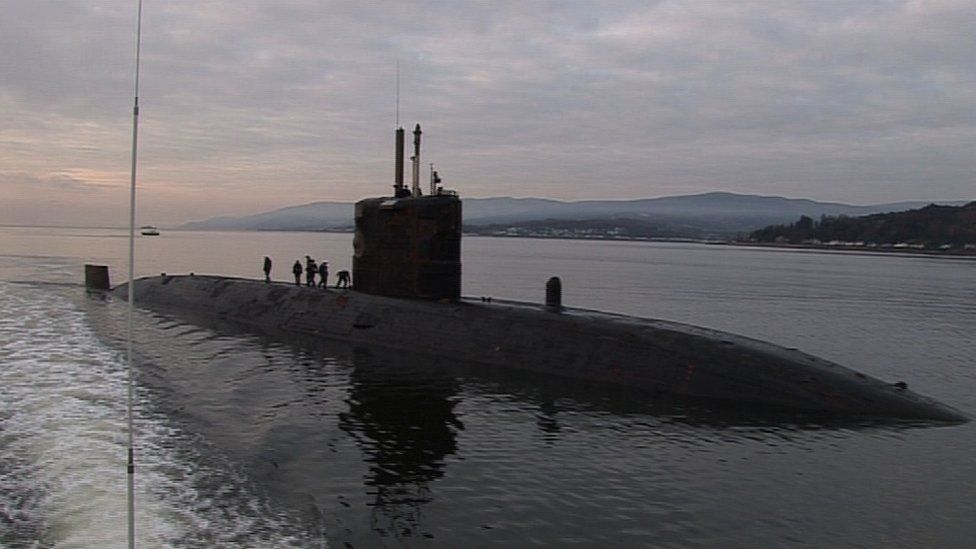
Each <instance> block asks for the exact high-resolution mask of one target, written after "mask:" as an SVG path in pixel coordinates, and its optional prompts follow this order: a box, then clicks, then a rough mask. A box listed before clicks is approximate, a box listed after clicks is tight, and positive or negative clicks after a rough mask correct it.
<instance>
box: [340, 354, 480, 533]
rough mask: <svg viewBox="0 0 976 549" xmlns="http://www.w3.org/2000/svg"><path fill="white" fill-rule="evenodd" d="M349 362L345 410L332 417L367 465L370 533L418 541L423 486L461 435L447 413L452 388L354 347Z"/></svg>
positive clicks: (427, 494)
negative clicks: (355, 443)
mask: <svg viewBox="0 0 976 549" xmlns="http://www.w3.org/2000/svg"><path fill="white" fill-rule="evenodd" d="M353 361H354V363H355V364H356V367H355V368H354V369H353V371H352V372H351V375H350V377H349V384H350V388H349V397H348V404H349V410H348V411H347V412H343V413H340V414H339V427H340V428H341V429H342V430H344V431H346V432H347V433H349V434H350V435H351V436H352V437H354V438H355V439H356V440H357V441H358V443H359V444H358V445H359V447H360V448H361V449H362V452H363V454H364V461H365V462H366V463H368V464H369V471H368V473H367V474H366V476H365V479H364V483H365V485H366V487H367V490H368V492H369V497H370V498H371V500H372V501H371V502H370V503H369V505H370V507H371V518H370V523H371V527H372V529H373V530H374V531H375V532H377V533H379V534H380V535H383V536H392V537H394V538H402V537H413V536H418V535H423V534H424V532H422V529H423V520H422V517H423V513H422V509H423V506H424V505H425V504H427V503H430V502H431V501H432V500H433V495H432V493H431V490H430V484H431V483H432V482H434V481H435V480H437V479H439V478H441V477H442V476H444V466H445V464H444V458H445V457H447V456H449V455H452V454H454V453H455V452H456V451H457V449H458V448H457V440H456V435H455V433H456V431H458V430H460V429H463V425H462V424H461V421H460V420H459V419H458V417H457V416H456V415H455V413H454V407H455V405H456V402H457V397H458V394H459V392H460V391H459V384H458V382H457V380H456V379H455V378H454V377H453V376H449V375H438V374H437V373H436V372H435V371H430V370H428V371H419V370H417V369H415V368H408V369H403V368H400V367H398V365H397V364H396V363H395V362H394V363H391V362H388V361H385V360H382V359H380V358H379V357H377V356H375V355H371V354H370V353H369V352H368V351H365V350H361V349H359V350H355V351H354V352H353ZM364 364H365V366H364Z"/></svg>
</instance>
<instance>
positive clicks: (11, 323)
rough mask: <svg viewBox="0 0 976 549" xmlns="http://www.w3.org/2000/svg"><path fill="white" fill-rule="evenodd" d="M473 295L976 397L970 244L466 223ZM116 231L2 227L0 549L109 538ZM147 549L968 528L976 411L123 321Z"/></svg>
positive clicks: (788, 541)
mask: <svg viewBox="0 0 976 549" xmlns="http://www.w3.org/2000/svg"><path fill="white" fill-rule="evenodd" d="M463 248H464V293H465V294H466V295H475V296H478V295H485V296H498V297H510V298H517V299H524V300H531V301H539V300H541V299H542V297H543V295H544V290H543V287H544V283H545V280H546V279H547V278H548V277H549V276H551V275H559V276H561V277H562V279H563V287H564V302H566V303H567V304H569V305H575V306H581V307H588V308H595V309H602V310H609V311H616V312H623V313H629V314H634V315H639V316H648V317H661V318H668V319H673V320H679V321H684V322H690V323H695V324H701V325H705V326H709V327H714V328H719V329H724V330H728V331H733V332H737V333H740V334H744V335H748V336H753V337H758V338H761V339H766V340H770V341H773V342H776V343H779V344H782V345H785V346H789V347H797V348H800V349H802V350H804V351H808V352H811V353H813V354H817V355H820V356H823V357H825V358H828V359H832V360H835V361H838V362H840V363H842V364H845V365H848V366H851V367H854V368H856V369H858V370H861V371H863V372H865V373H869V374H872V375H875V376H878V377H881V378H882V379H886V380H890V381H895V380H905V381H907V382H908V383H909V385H910V386H911V388H913V389H914V390H916V391H918V392H920V393H923V394H926V395H929V396H932V397H935V398H937V399H939V400H942V401H944V402H946V403H948V404H950V405H953V406H956V407H957V408H960V409H962V410H963V411H965V412H967V413H968V414H970V415H973V414H976V373H974V368H973V366H974V359H973V357H974V356H976V337H973V334H974V333H976V262H974V261H960V260H947V259H933V258H926V257H896V256H874V255H852V254H843V253H808V252H802V251H777V250H766V249H762V250H754V249H746V248H728V247H717V246H703V245H685V244H681V245H677V244H674V245H672V244H649V243H600V242H581V241H547V240H523V239H518V240H516V239H511V240H509V239H488V238H465V240H464V244H463ZM126 253H127V241H126V235H125V233H124V232H123V231H113V230H81V229H26V228H2V227H0V546H5V547H99V548H100V547H109V546H115V547H120V546H124V542H125V518H124V512H125V473H124V470H125V467H124V461H125V404H124V398H125V370H124V343H123V340H124V337H125V307H124V303H120V302H116V301H113V300H101V299H96V298H91V297H86V296H85V292H84V290H83V288H82V287H81V286H80V284H79V283H80V281H81V280H82V276H83V275H82V272H83V268H82V266H83V264H84V263H86V262H98V263H104V264H108V265H110V267H111V269H112V276H113V279H114V281H115V282H120V281H122V280H123V279H124V278H125V276H126V271H125V265H126V259H125V257H126V256H125V254H126ZM137 254H138V255H137V263H138V266H137V271H138V274H141V275H142V274H158V273H160V272H170V273H180V272H190V271H193V272H197V273H219V274H227V275H237V276H249V277H259V276H260V275H261V272H260V269H261V258H262V257H263V256H264V255H270V256H271V257H272V258H273V259H274V260H275V273H274V275H275V278H278V279H282V280H285V279H287V278H288V277H289V276H290V275H289V273H288V271H289V267H290V265H291V263H292V262H294V260H295V259H297V258H299V257H304V255H306V254H310V255H312V256H313V257H316V258H317V259H327V260H328V261H329V263H330V266H331V271H332V272H333V273H335V272H336V271H337V270H339V269H344V268H349V266H350V263H351V261H350V255H351V235H319V234H296V233H217V232H212V233H204V232H177V231H165V232H164V233H163V235H162V236H160V237H154V238H140V239H139V241H138V252H137ZM135 350H136V370H137V377H138V381H137V384H138V392H137V400H138V406H137V419H136V426H137V431H138V433H137V461H138V471H137V491H138V495H137V497H138V500H137V501H138V503H137V505H138V513H139V514H138V519H137V528H138V536H139V539H140V543H141V545H142V546H146V547H201V548H203V547H327V546H328V547H350V546H351V547H401V546H407V547H488V546H494V547H530V546H540V547H551V546H578V547H971V546H972V539H973V537H974V535H976V523H974V522H973V521H972V517H973V516H974V510H976V509H974V504H973V502H974V501H976V460H974V459H973V456H976V425H974V424H973V423H969V424H965V425H961V426H952V427H929V428H908V427H904V426H903V427H896V426H877V425H871V424H857V423H855V424H844V425H816V424H810V423H802V422H798V421H791V422H788V423H786V422H782V421H770V420H768V419H766V418H757V417H741V416H740V417H731V416H729V415H728V414H727V413H725V412H724V411H722V410H719V409H710V408H709V407H707V406H704V407H702V406H696V407H684V408H683V407H675V406H669V407H666V406H662V405H660V404H656V403H653V402H645V401H642V400H640V399H637V398H634V397H633V396H631V395H621V394H615V393H611V392H607V391H604V390H600V389H598V388H593V387H580V386H575V385H571V384H565V383H556V382H553V381H552V380H547V379H538V378H531V377H526V376H523V375H520V374H517V373H511V374H505V373H500V374H492V375H488V374H486V373H485V372H483V371H481V370H479V369H478V368H474V367H471V366H469V365H465V364H455V363H451V362H450V361H435V362H432V361H431V360H430V359H424V358H420V357H416V356H411V355H409V354H403V353H400V354H390V353H383V352H378V351H376V350H370V349H361V348H351V347H348V346H345V345H341V344H337V343H332V342H321V341H318V342H315V341H274V340H271V339H268V338H265V337H261V336H256V335H250V334H247V333H242V332H240V331H239V330H238V329H237V328H235V327H233V326H222V325H213V324H209V325H207V324H202V325H201V324H195V323H191V322H189V321H185V320H179V319H174V318H166V317H162V316H158V315H155V314H152V313H148V312H139V313H138V314H137V317H136V341H135Z"/></svg>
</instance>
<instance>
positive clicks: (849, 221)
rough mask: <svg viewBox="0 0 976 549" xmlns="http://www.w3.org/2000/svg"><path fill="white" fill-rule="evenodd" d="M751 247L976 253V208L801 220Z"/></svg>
mask: <svg viewBox="0 0 976 549" xmlns="http://www.w3.org/2000/svg"><path fill="white" fill-rule="evenodd" d="M745 240H747V241H750V242H770V243H782V244H812V245H817V244H829V243H834V244H836V243H846V244H848V245H858V246H885V247H888V246H911V247H915V248H925V249H943V250H946V249H974V248H976V202H970V203H969V204H966V205H964V206H958V207H957V206H938V205H935V204H930V205H928V206H925V207H924V208H919V209H917V210H908V211H905V212H895V213H883V214H873V215H866V216H863V217H848V216H844V215H840V216H821V217H820V219H819V220H815V219H813V218H811V217H809V216H806V215H804V216H801V217H800V219H799V220H797V221H796V222H794V223H790V224H788V225H770V226H768V227H764V228H762V229H759V230H756V231H753V232H751V233H749V235H748V236H747V237H746V239H745Z"/></svg>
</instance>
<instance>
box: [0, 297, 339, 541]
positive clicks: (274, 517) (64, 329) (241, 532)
mask: <svg viewBox="0 0 976 549" xmlns="http://www.w3.org/2000/svg"><path fill="white" fill-rule="evenodd" d="M59 291H77V290H71V289H69V290H58V291H52V290H51V289H50V288H46V289H45V288H38V287H31V286H27V285H22V284H7V283H2V282H0V462H2V463H3V465H2V466H0V518H2V516H3V515H5V516H6V517H7V520H6V521H2V522H0V544H2V543H3V542H4V541H7V542H11V541H15V542H16V543H17V545H16V546H18V547H20V546H24V547H31V546H35V545H37V544H39V546H45V547H46V546H53V547H59V548H62V547H63V548H75V547H124V546H125V544H126V536H127V527H126V525H127V522H126V474H125V470H126V463H125V461H126V435H125V433H126V415H125V411H126V410H125V394H126V387H125V380H126V378H125V364H124V356H123V354H122V353H120V352H119V351H118V350H114V349H111V348H109V347H106V346H105V345H104V344H103V343H102V342H100V341H99V340H98V339H97V337H96V336H95V335H94V334H93V333H92V332H91V330H90V329H89V328H88V326H87V325H86V323H85V315H84V313H83V312H81V311H79V310H77V309H76V308H75V307H74V306H73V305H72V303H71V301H70V300H69V299H67V298H66V296H64V295H59ZM148 402H149V401H148V399H146V398H145V395H143V394H141V392H140V393H139V398H138V399H137V403H136V440H137V443H136V456H137V457H136V462H137V470H136V502H137V513H136V532H137V543H138V544H139V546H143V547H173V546H176V545H179V546H181V547H186V546H191V547H241V546H262V547H289V546H294V547H305V546H308V545H310V544H309V542H308V540H307V539H305V540H303V539H299V538H301V537H304V536H303V535H301V534H300V533H295V532H298V530H297V529H295V528H293V527H291V526H290V525H288V524H287V520H286V519H285V518H284V517H282V516H280V515H278V514H276V513H274V512H273V511H271V510H270V509H269V505H268V504H267V503H266V502H263V501H261V500H259V499H258V498H256V497H255V496H253V495H249V492H248V484H247V481H246V478H245V477H244V476H243V475H240V474H239V473H237V472H235V471H234V469H233V467H232V465H230V464H228V463H218V464H216V465H215V464H213V463H209V464H207V465H206V466H204V465H202V464H201V463H199V462H197V460H196V459H195V458H197V457H199V456H198V455H197V454H196V453H195V449H194V447H193V445H192V444H190V443H189V440H188V437H187V436H186V435H184V434H183V433H180V432H179V431H178V430H177V429H175V428H173V427H172V426H170V425H168V424H167V421H166V418H164V417H162V416H159V415H156V414H154V413H153V411H152V410H151V408H150V406H149V405H148ZM215 484H219V485H221V486H224V487H233V490H232V492H233V493H234V497H235V498H236V499H235V500H234V501H225V500H220V499H216V500H215V499H214V498H219V494H203V493H201V490H200V489H199V488H198V487H199V486H208V485H210V486H212V485H215ZM228 485H229V486H228ZM241 509H252V510H253V512H245V513H242V512H240V510H241ZM4 529H7V531H3V530H4ZM289 532H290V533H289ZM27 538H31V539H27ZM320 544H321V542H316V545H320Z"/></svg>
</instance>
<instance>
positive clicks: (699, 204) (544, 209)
mask: <svg viewBox="0 0 976 549" xmlns="http://www.w3.org/2000/svg"><path fill="white" fill-rule="evenodd" d="M925 204H927V203H926V202H900V203H893V204H878V205H873V206H852V205H849V204H839V203H832V202H816V201H813V200H808V199H797V198H783V197H779V196H758V195H742V194H734V193H725V192H712V193H705V194H697V195H688V196H671V197H664V198H646V199H638V200H586V201H578V202H563V201H558V200H549V199H543V198H510V197H497V198H465V199H464V206H463V212H464V223H465V226H466V227H477V226H488V225H493V226H499V225H505V224H519V223H525V222H533V221H542V220H580V221H586V220H599V219H604V220H606V219H633V220H642V221H644V222H646V223H649V224H653V225H655V226H659V227H661V226H666V225H670V226H680V227H682V228H683V229H682V232H683V233H687V232H689V231H690V232H692V233H695V234H701V235H703V236H706V237H707V236H729V235H734V234H737V233H742V232H748V231H752V230H755V229H757V228H760V227H764V226H767V225H771V224H777V223H787V222H790V221H793V220H795V219H796V218H797V217H799V216H801V215H806V216H809V217H813V218H819V217H820V216H821V215H830V216H835V215H847V216H858V215H867V214H872V213H880V212H891V211H903V210H908V209H911V208H918V207H921V206H924V205H925ZM957 204H958V203H957ZM352 226H353V205H352V204H349V203H340V202H314V203H311V204H305V205H302V206H292V207H288V208H282V209H278V210H274V211H270V212H265V213H260V214H256V215H250V216H244V217H218V218H213V219H208V220H206V221H197V222H192V223H187V224H185V225H183V226H181V227H180V228H185V229H218V230H295V231H309V230H327V229H341V228H350V227H352Z"/></svg>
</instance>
